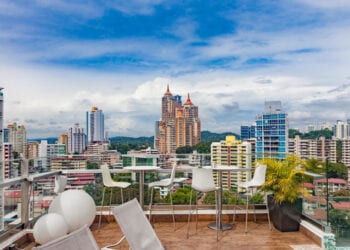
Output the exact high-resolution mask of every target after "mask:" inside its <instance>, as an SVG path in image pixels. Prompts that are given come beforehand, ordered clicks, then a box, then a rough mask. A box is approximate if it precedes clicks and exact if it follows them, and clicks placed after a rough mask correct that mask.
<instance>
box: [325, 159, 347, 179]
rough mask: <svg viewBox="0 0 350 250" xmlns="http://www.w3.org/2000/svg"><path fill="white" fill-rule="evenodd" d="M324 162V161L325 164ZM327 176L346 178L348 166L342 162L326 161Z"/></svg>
mask: <svg viewBox="0 0 350 250" xmlns="http://www.w3.org/2000/svg"><path fill="white" fill-rule="evenodd" d="M325 164H326V163H324V165H325ZM327 176H328V178H341V179H344V180H346V179H347V178H348V168H347V167H346V166H345V165H344V164H343V163H334V162H328V173H327Z"/></svg>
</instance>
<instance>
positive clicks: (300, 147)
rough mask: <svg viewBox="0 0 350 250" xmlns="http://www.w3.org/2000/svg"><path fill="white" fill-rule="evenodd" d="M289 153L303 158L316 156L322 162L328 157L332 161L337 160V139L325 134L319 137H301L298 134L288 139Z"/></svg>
mask: <svg viewBox="0 0 350 250" xmlns="http://www.w3.org/2000/svg"><path fill="white" fill-rule="evenodd" d="M288 153H289V154H295V155H297V156H299V157H300V158H302V159H311V158H314V159H318V160H320V161H322V162H324V161H326V158H327V157H328V159H329V161H330V162H336V160H337V159H336V140H333V139H326V138H325V137H324V136H321V137H320V138H318V139H301V138H300V136H298V135H297V136H295V138H293V139H291V138H290V139H288Z"/></svg>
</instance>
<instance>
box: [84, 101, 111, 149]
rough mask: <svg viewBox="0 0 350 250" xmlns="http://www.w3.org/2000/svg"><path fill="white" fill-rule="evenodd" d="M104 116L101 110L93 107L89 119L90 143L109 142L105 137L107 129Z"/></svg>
mask: <svg viewBox="0 0 350 250" xmlns="http://www.w3.org/2000/svg"><path fill="white" fill-rule="evenodd" d="M104 122H105V118H104V114H103V112H102V110H101V109H98V108H97V107H92V108H91V112H90V119H89V126H88V130H89V133H90V135H89V142H90V143H95V142H105V141H107V139H106V137H105V127H104Z"/></svg>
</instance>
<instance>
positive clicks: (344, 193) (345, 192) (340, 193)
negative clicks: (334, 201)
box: [333, 189, 350, 198]
mask: <svg viewBox="0 0 350 250" xmlns="http://www.w3.org/2000/svg"><path fill="white" fill-rule="evenodd" d="M337 196H343V197H346V198H347V197H350V191H349V190H346V189H340V190H338V191H335V192H334V193H333V197H337Z"/></svg>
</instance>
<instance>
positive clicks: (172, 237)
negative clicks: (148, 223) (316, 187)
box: [0, 158, 349, 249]
mask: <svg viewBox="0 0 350 250" xmlns="http://www.w3.org/2000/svg"><path fill="white" fill-rule="evenodd" d="M181 159H182V158H181ZM15 165H16V166H18V165H19V166H20V167H21V168H22V172H21V174H22V175H21V176H19V177H16V178H12V179H8V180H5V181H2V182H1V183H0V188H2V189H3V190H4V194H5V195H3V202H4V203H3V204H4V208H5V210H4V211H5V216H4V217H3V219H2V223H3V225H4V228H3V230H2V231H1V234H2V235H1V236H0V237H1V238H0V248H1V247H3V248H5V247H8V246H11V244H15V246H16V247H19V248H23V249H31V247H33V246H35V243H34V241H33V237H31V228H32V226H33V225H34V223H35V221H36V219H37V218H38V217H39V216H40V215H42V214H44V213H46V212H47V208H48V206H49V204H50V201H51V200H52V199H53V198H54V194H53V188H54V176H55V175H60V174H63V175H67V176H68V179H69V183H68V186H67V188H73V189H76V188H79V189H85V190H86V191H87V192H88V193H89V194H90V195H91V196H92V197H93V198H94V200H95V202H96V204H97V216H96V218H95V223H94V224H92V226H91V230H92V232H93V235H94V237H95V239H96V241H97V243H98V245H99V246H100V247H103V246H106V245H109V244H111V243H114V242H116V241H118V240H119V239H120V238H121V236H122V234H121V232H120V230H119V227H118V224H117V223H116V222H115V221H114V218H113V216H111V215H109V211H108V208H105V209H104V210H103V213H102V214H103V217H102V222H103V223H102V226H101V228H100V230H98V226H97V222H98V219H99V211H100V206H99V205H100V201H101V188H102V184H101V175H100V170H99V169H91V170H87V169H75V170H74V169H70V170H58V171H49V172H46V173H33V174H29V175H26V173H25V172H26V169H25V165H26V164H25V163H23V162H17V163H16V164H15ZM111 172H112V173H116V174H117V175H118V176H116V177H118V178H123V179H126V180H129V181H131V182H132V183H133V184H132V185H131V186H130V188H129V189H128V191H127V193H126V194H125V197H126V199H127V200H128V199H132V198H134V197H137V198H138V199H139V195H140V193H139V186H138V185H139V179H138V175H133V174H132V173H130V172H128V171H126V170H124V169H112V170H111ZM169 172H170V170H169V169H163V168H162V169H160V171H158V172H157V173H149V174H148V175H146V176H145V182H146V184H147V182H148V181H151V180H153V179H154V178H164V177H166V176H167V175H168V174H169ZM82 174H83V176H84V177H83V178H81V179H80V180H78V179H77V178H78V177H77V176H79V175H80V177H81V176H82ZM177 175H178V176H177V178H178V179H182V180H183V178H186V179H187V180H186V181H183V182H181V183H178V184H177V185H178V186H177V187H178V188H180V187H181V186H186V185H190V181H189V180H190V177H191V176H190V175H189V171H188V169H186V168H179V169H177ZM89 176H90V177H91V176H92V178H90V177H89ZM6 192H10V193H11V195H6ZM26 193H28V195H27V196H26V195H23V196H22V194H26ZM115 193H117V195H116V196H117V197H116V198H115V199H114V200H113V202H112V204H119V203H120V202H121V201H120V198H119V197H118V196H119V195H118V192H115ZM148 196H149V195H148V189H147V185H145V192H144V196H143V199H144V202H145V206H144V210H145V213H146V214H148V208H147V204H148V201H149V197H148ZM106 200H108V201H109V199H108V198H107V199H106ZM156 200H157V201H160V197H159V196H158V197H157V198H156ZM347 200H349V198H347ZM26 201H27V202H26ZM228 203H229V202H228V201H227V200H226V201H225V200H224V205H223V221H224V222H230V223H232V220H233V214H234V211H235V210H234V208H235V207H234V206H233V205H232V204H228ZM19 204H20V205H19ZM187 204H188V203H187V202H182V203H181V204H177V205H176V208H175V214H176V230H175V231H174V230H173V224H172V222H171V210H170V208H169V206H168V205H159V206H158V207H157V208H158V209H159V210H158V209H157V208H156V209H155V211H154V213H153V214H155V216H153V218H152V224H153V225H154V228H155V231H156V233H157V235H158V237H159V238H160V240H161V241H162V243H163V244H164V246H165V247H166V249H179V248H183V249H213V248H220V249H231V248H236V249H321V246H322V245H324V244H325V239H326V237H327V236H328V235H332V234H329V233H330V228H329V227H328V217H327V209H326V208H327V206H326V205H325V201H324V199H323V200H322V197H321V195H320V196H318V198H315V199H314V200H306V199H305V200H304V204H303V207H304V210H303V216H304V217H303V221H302V223H301V227H300V230H299V231H298V232H290V233H289V232H288V233H286V232H283V233H282V232H279V231H278V230H276V229H272V230H269V227H268V223H267V218H266V215H265V214H261V212H262V211H261V210H259V209H256V210H253V209H252V207H251V208H250V210H249V212H250V216H249V221H248V233H245V232H244V229H245V223H244V219H245V210H244V209H245V207H244V206H243V207H240V208H239V209H236V213H237V214H238V215H237V218H236V221H235V223H234V228H233V229H232V230H227V231H221V232H219V240H218V241H216V231H215V230H212V229H209V228H208V227H207V224H208V223H209V222H212V221H215V206H214V205H213V204H209V203H208V204H200V207H201V208H203V210H200V212H199V213H200V214H199V224H198V230H197V231H196V230H195V221H194V217H192V222H191V224H190V237H189V239H187V238H186V230H187V214H188V205H187ZM236 208H237V207H236ZM253 213H256V216H257V221H256V222H255V221H254V216H253ZM327 230H328V231H327ZM333 233H335V235H336V237H339V238H340V239H342V241H337V244H338V245H337V246H348V245H347V244H348V243H349V242H347V241H346V239H348V238H349V237H348V235H346V233H347V231H346V230H345V231H344V230H343V231H341V230H340V231H336V232H333ZM13 235H19V236H21V235H22V237H20V238H21V240H18V239H16V238H11V236H12V237H13ZM337 240H338V239H337ZM1 244H2V245H1ZM5 249H6V248H5ZM118 249H128V244H127V242H126V241H124V242H123V243H122V245H121V247H119V248H118Z"/></svg>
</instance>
